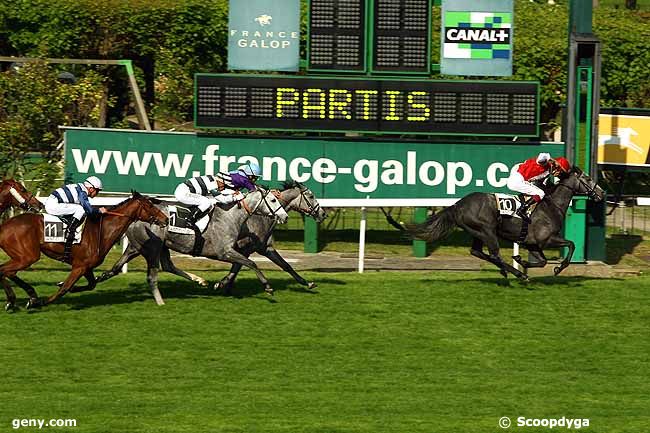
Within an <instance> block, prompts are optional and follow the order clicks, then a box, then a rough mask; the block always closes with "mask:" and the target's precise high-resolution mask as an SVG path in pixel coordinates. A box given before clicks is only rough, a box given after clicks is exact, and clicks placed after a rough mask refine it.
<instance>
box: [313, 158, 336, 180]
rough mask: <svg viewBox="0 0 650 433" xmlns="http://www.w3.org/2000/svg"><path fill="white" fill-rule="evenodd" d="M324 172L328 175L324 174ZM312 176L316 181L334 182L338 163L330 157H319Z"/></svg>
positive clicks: (315, 162)
mask: <svg viewBox="0 0 650 433" xmlns="http://www.w3.org/2000/svg"><path fill="white" fill-rule="evenodd" d="M323 174H325V175H327V176H323ZM312 176H313V177H314V180H315V181H316V182H320V183H332V182H334V179H336V163H335V162H334V161H332V160H331V159H329V158H318V159H317V160H316V161H314V167H313V169H312Z"/></svg>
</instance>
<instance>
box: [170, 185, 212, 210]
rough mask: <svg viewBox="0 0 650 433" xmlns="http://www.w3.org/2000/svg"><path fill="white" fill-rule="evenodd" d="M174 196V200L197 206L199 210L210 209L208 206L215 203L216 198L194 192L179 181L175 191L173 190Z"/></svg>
mask: <svg viewBox="0 0 650 433" xmlns="http://www.w3.org/2000/svg"><path fill="white" fill-rule="evenodd" d="M174 197H176V200H178V201H179V202H181V203H183V204H187V205H191V206H198V207H199V210H200V211H201V212H205V211H206V210H208V209H210V206H212V205H213V204H214V203H216V200H214V199H213V198H210V197H205V196H202V195H201V194H194V193H193V192H191V191H190V189H189V187H188V186H187V185H185V184H184V183H181V184H180V185H178V186H177V187H176V191H174Z"/></svg>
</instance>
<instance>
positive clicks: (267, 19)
mask: <svg viewBox="0 0 650 433" xmlns="http://www.w3.org/2000/svg"><path fill="white" fill-rule="evenodd" d="M272 19H273V17H272V16H271V15H266V14H264V15H260V16H259V17H257V18H255V21H257V23H258V24H259V25H261V26H262V27H264V26H268V25H269V24H271V20H272Z"/></svg>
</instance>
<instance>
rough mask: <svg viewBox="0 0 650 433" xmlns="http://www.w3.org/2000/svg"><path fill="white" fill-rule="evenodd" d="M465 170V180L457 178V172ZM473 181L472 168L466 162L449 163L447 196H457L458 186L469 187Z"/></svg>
mask: <svg viewBox="0 0 650 433" xmlns="http://www.w3.org/2000/svg"><path fill="white" fill-rule="evenodd" d="M459 168H462V169H463V178H462V179H458V177H456V171H457V170H458V169H459ZM471 181H472V166H470V165H469V164H468V163H466V162H448V163H447V194H452V195H453V194H456V187H457V186H467V185H469V184H470V182H471Z"/></svg>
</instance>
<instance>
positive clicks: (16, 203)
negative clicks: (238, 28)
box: [0, 179, 45, 215]
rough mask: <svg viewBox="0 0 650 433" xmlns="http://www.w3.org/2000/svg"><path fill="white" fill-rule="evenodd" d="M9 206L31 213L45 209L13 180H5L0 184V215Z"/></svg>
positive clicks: (32, 195)
mask: <svg viewBox="0 0 650 433" xmlns="http://www.w3.org/2000/svg"><path fill="white" fill-rule="evenodd" d="M11 206H13V207H20V208H21V209H23V210H26V211H32V212H39V211H42V210H43V209H44V208H45V207H44V206H43V203H41V202H40V201H38V199H37V198H36V197H34V194H32V193H30V192H29V191H27V189H25V187H24V186H23V185H22V184H20V183H19V182H17V181H15V180H13V179H5V180H3V181H2V182H0V215H2V214H3V212H4V211H5V210H7V208H9V207H11Z"/></svg>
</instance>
